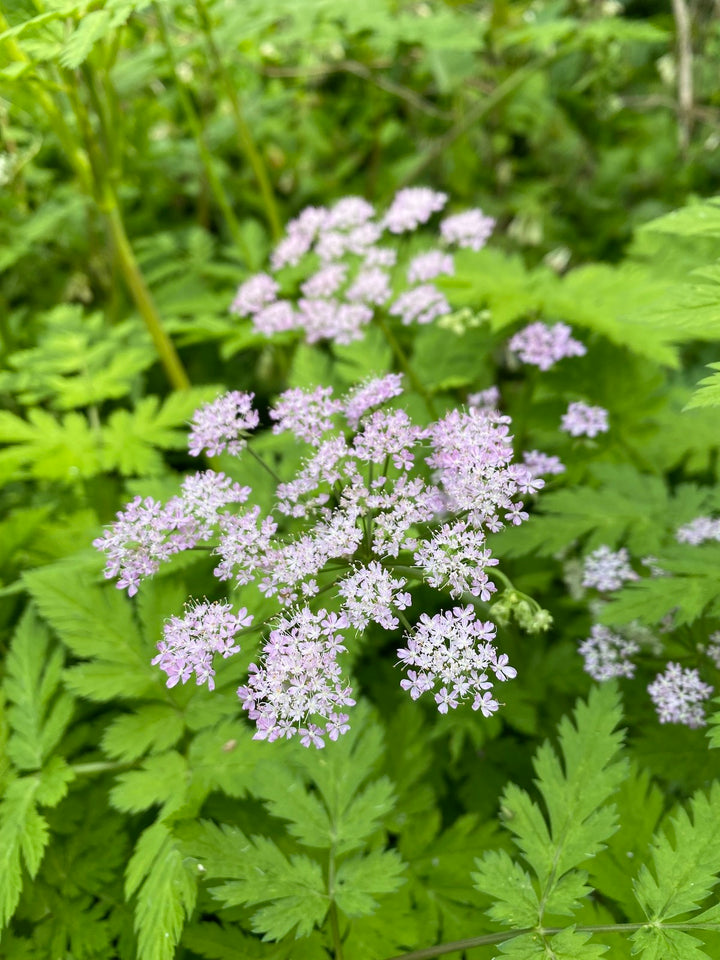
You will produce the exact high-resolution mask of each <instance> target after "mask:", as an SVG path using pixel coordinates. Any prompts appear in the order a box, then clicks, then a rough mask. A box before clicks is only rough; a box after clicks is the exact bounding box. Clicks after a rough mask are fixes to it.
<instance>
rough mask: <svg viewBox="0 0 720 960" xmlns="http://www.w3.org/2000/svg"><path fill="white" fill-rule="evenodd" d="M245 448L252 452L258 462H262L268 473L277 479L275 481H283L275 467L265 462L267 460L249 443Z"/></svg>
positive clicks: (261, 464) (251, 454)
mask: <svg viewBox="0 0 720 960" xmlns="http://www.w3.org/2000/svg"><path fill="white" fill-rule="evenodd" d="M245 449H246V450H247V452H248V453H249V454H250V456H251V457H254V459H255V460H257V462H258V463H259V464H260V466H261V467H262V468H263V470H265V471H266V472H267V473H269V474H270V476H271V477H272V478H273V480H274V481H275V483H282V480H281V479H280V477H279V476H278V475H277V474H276V473H275V471H274V470H273V468H272V467H271V466H268V464H267V463H265V461H264V460H263V458H262V457H261V456H259V454H257V453H255V451H254V450H253V448H252V447H251V446H250V444H248V445H247V447H246V448H245Z"/></svg>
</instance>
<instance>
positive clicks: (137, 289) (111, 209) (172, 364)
mask: <svg viewBox="0 0 720 960" xmlns="http://www.w3.org/2000/svg"><path fill="white" fill-rule="evenodd" d="M67 80H68V82H67V92H68V95H69V97H70V103H71V105H72V108H73V111H74V113H75V116H76V119H77V122H78V127H79V129H80V131H81V134H82V136H83V138H84V140H85V145H86V150H87V155H88V157H89V160H90V163H89V168H90V176H91V179H90V192H91V194H92V195H93V196H94V197H95V199H96V200H97V203H98V205H99V207H100V209H101V210H102V212H103V213H104V214H105V216H106V218H107V222H108V226H109V227H110V234H111V236H112V239H113V243H114V245H115V251H116V255H117V259H118V264H119V267H120V272H121V273H122V275H123V278H124V280H125V283H126V284H127V287H128V289H129V290H130V293H131V295H132V298H133V300H134V301H135V306H136V307H137V309H138V312H139V313H140V316H141V317H142V318H143V320H144V322H145V326H146V327H147V329H148V332H149V333H150V337H151V339H152V341H153V344H154V345H155V349H156V351H157V354H158V357H159V358H160V362H161V363H162V365H163V367H164V368H165V373H166V374H167V377H168V380H169V381H170V383H171V385H172V387H173V389H175V390H187V389H189V387H190V379H189V377H188V375H187V373H186V372H185V368H184V367H183V365H182V361H181V360H180V357H179V356H178V354H177V351H176V350H175V345H174V344H173V342H172V340H171V339H170V337H169V336H168V334H167V333H166V331H165V328H164V327H163V324H162V320H161V318H160V314H159V312H158V309H157V306H156V305H155V301H154V299H153V297H152V294H151V293H150V289H149V288H148V285H147V283H146V282H145V277H144V276H143V275H142V272H141V270H140V267H139V265H138V262H137V260H136V259H135V254H134V252H133V249H132V246H131V244H130V240H129V239H128V236H127V232H126V230H125V223H124V221H123V218H122V213H121V211H120V204H119V202H118V197H117V193H116V192H115V188H114V186H113V183H112V178H111V176H108V173H107V171H106V168H105V163H104V161H103V156H102V153H101V151H99V150H98V145H97V143H96V140H95V136H94V133H93V129H92V125H91V123H90V118H89V117H88V115H87V111H86V110H85V106H84V104H83V103H82V101H81V99H80V97H79V96H78V93H77V87H76V84H75V82H74V78H73V76H72V75H70V74H69V75H68V78H67ZM95 94H96V95H97V90H95ZM99 119H100V121H101V122H102V116H100V117H99ZM108 133H109V131H108Z"/></svg>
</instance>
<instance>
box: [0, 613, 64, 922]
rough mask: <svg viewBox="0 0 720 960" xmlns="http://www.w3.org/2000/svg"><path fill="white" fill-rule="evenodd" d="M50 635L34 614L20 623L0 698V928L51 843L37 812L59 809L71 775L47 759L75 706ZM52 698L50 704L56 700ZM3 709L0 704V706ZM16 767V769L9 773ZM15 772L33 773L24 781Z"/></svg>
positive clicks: (54, 759)
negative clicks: (0, 736)
mask: <svg viewBox="0 0 720 960" xmlns="http://www.w3.org/2000/svg"><path fill="white" fill-rule="evenodd" d="M49 640H50V638H49V634H48V631H47V629H46V628H45V627H44V626H43V625H42V624H41V623H40V622H39V620H38V618H37V616H36V614H35V612H34V610H33V609H32V607H28V608H27V610H26V612H25V614H24V616H23V618H22V619H21V621H20V623H19V625H18V628H17V630H16V631H15V634H14V636H13V639H12V643H11V645H10V652H9V655H8V658H7V674H6V676H5V678H4V680H3V689H2V693H3V697H4V698H7V700H8V701H9V702H10V705H9V707H8V708H7V711H6V715H5V716H3V718H2V719H3V721H4V722H6V724H7V731H3V732H4V733H9V735H8V736H7V740H6V742H4V743H2V748H3V754H2V755H1V756H0V770H1V771H2V774H3V777H2V779H3V781H4V782H3V788H4V789H3V794H2V800H1V801H0V929H2V928H3V927H4V926H5V924H6V923H7V922H8V920H9V919H10V917H11V916H12V914H13V913H14V911H15V908H16V907H17V904H18V900H19V898H20V894H21V891H22V887H23V866H24V868H25V870H26V871H27V873H28V875H29V876H30V877H31V878H32V877H35V876H36V874H37V872H38V869H39V868H40V862H41V860H42V857H43V853H44V851H45V847H46V845H47V843H48V840H49V836H48V825H47V820H46V819H45V817H44V816H43V815H42V814H41V813H40V811H39V809H38V807H39V806H46V807H53V806H56V805H57V804H58V803H59V802H60V801H61V800H62V798H63V797H64V796H65V794H66V793H67V789H68V784H69V783H70V781H71V780H72V779H73V777H74V774H73V771H72V770H71V769H70V768H69V767H68V766H67V764H66V763H65V761H64V760H63V759H61V758H60V757H58V756H51V754H52V753H53V751H54V750H55V748H56V747H57V745H58V743H59V741H60V740H61V738H62V736H63V734H64V732H65V729H66V727H67V726H68V724H69V722H70V719H71V716H72V713H73V700H72V698H71V697H70V696H69V695H68V694H67V693H65V692H62V691H59V690H58V687H59V684H60V675H61V671H62V665H63V659H64V658H63V654H62V651H61V650H59V649H55V650H53V651H52V653H50V655H49V656H48V645H49ZM53 697H54V700H53ZM0 709H2V710H4V703H0ZM13 768H14V769H13ZM20 771H34V772H33V773H32V774H28V775H25V776H20V775H18V774H19V772H20Z"/></svg>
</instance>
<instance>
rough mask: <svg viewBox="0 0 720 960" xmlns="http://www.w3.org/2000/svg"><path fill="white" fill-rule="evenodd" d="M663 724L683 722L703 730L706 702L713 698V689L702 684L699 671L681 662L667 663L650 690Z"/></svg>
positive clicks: (650, 686) (687, 725)
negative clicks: (686, 667)
mask: <svg viewBox="0 0 720 960" xmlns="http://www.w3.org/2000/svg"><path fill="white" fill-rule="evenodd" d="M648 693H649V694H650V699H651V700H652V702H653V703H654V704H655V709H656V711H657V715H658V719H659V721H660V723H681V724H684V725H685V726H686V727H704V726H705V709H704V707H703V703H704V701H705V700H707V699H708V698H709V697H711V696H712V693H713V688H712V687H711V686H710V685H709V684H707V683H703V682H702V680H701V679H700V674H699V673H698V672H697V670H690V669H683V667H681V666H680V664H679V663H668V665H667V668H666V670H665V672H664V673H659V674H658V675H657V677H655V679H654V681H653V682H652V683H651V684H650V685H649V687H648Z"/></svg>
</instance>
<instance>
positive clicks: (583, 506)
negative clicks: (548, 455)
mask: <svg viewBox="0 0 720 960" xmlns="http://www.w3.org/2000/svg"><path fill="white" fill-rule="evenodd" d="M598 473H599V476H600V478H601V480H602V483H601V485H600V486H599V487H597V488H596V487H591V486H584V487H576V488H569V489H565V490H557V491H550V492H548V493H546V494H544V496H543V497H542V499H541V501H540V502H539V503H538V509H537V512H536V513H534V514H533V516H532V517H531V518H530V520H528V521H527V523H524V524H522V526H520V527H516V528H514V529H512V530H508V531H506V532H505V533H503V534H501V535H500V536H499V537H498V538H497V543H498V548H499V550H500V551H502V555H504V556H520V555H522V554H526V553H534V554H536V555H538V556H544V557H547V556H552V555H553V554H555V553H557V552H558V551H559V550H562V549H563V548H565V547H567V546H568V545H569V544H571V543H574V542H575V541H577V540H579V539H581V538H583V537H587V540H586V544H585V545H586V549H587V550H593V549H595V548H596V547H599V546H602V545H603V544H607V545H608V546H611V547H616V546H619V545H621V544H623V543H625V544H626V545H627V546H628V548H629V549H630V551H631V552H632V553H635V554H639V555H641V556H642V555H643V554H647V553H652V554H654V553H657V552H658V550H659V549H660V547H661V545H662V543H663V540H664V539H665V537H666V532H665V531H666V517H667V514H668V509H669V506H668V501H669V497H668V491H667V489H666V487H665V484H664V483H663V481H662V480H661V479H660V478H659V477H653V476H648V475H645V474H641V473H639V472H638V471H636V470H634V469H633V468H632V467H630V466H628V465H625V464H624V465H622V466H610V465H603V467H602V468H601V469H600V470H599V471H598ZM638 502H642V504H643V510H641V511H639V510H638V509H637V505H638Z"/></svg>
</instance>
